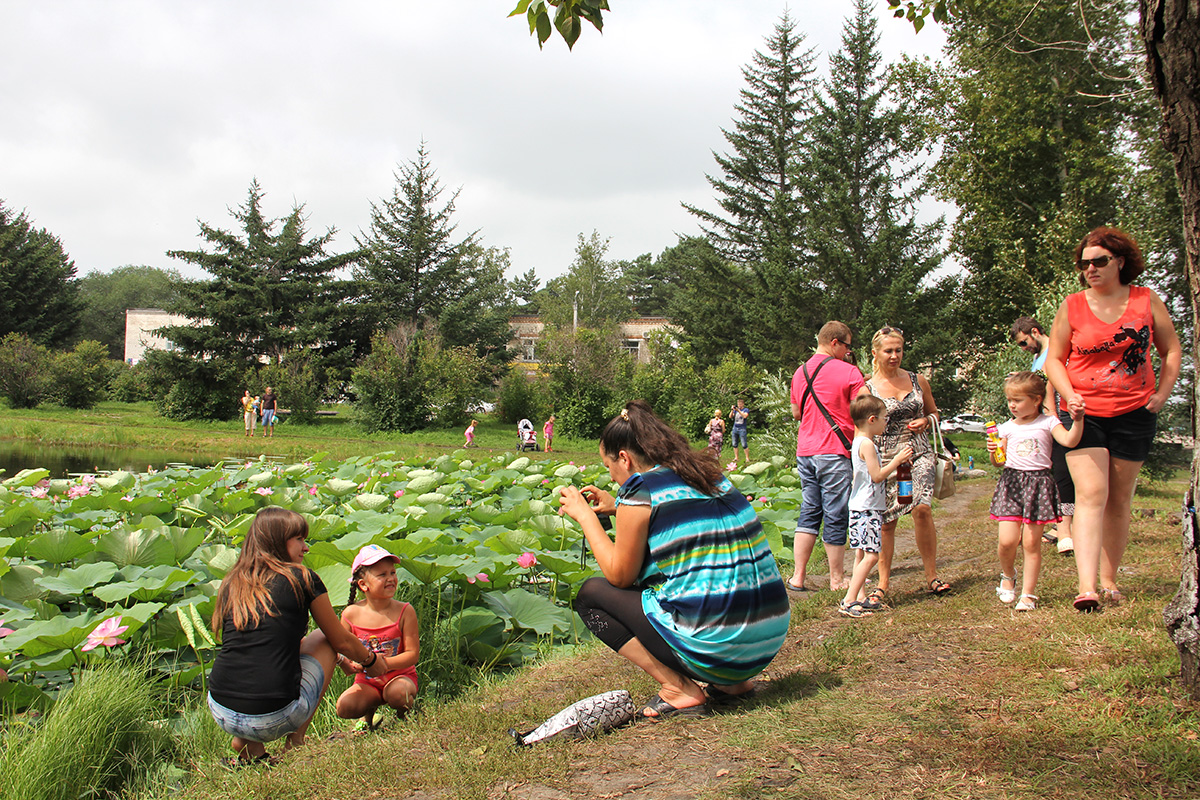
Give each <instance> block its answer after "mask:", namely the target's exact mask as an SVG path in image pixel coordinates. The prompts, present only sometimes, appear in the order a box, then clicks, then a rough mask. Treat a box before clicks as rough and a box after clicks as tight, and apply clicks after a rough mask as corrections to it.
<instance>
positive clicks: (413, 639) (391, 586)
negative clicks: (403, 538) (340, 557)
mask: <svg viewBox="0 0 1200 800" xmlns="http://www.w3.org/2000/svg"><path fill="white" fill-rule="evenodd" d="M399 563H400V559H398V558H396V556H394V555H392V554H391V553H389V552H388V551H387V550H384V549H383V548H382V547H380V546H379V545H377V544H369V545H367V546H366V547H364V548H362V549H361V550H359V551H358V555H356V556H355V557H354V564H353V565H351V567H350V570H351V573H350V598H349V600H347V601H346V610H345V611H343V612H342V625H343V626H345V628H346V630H348V631H350V633H352V634H354V636H355V638H357V639H358V640H359V641H360V642H362V645H363V647H365V648H367V649H368V650H370V651H371V652H373V653H375V654H377V655H378V656H379V659H380V660H381V661H383V663H384V666H385V667H386V668H387V673H386V674H384V675H383V676H382V677H379V678H371V677H368V676H367V675H366V674H365V673H364V672H363V668H362V665H361V664H359V663H358V662H356V661H351V660H349V659H347V658H346V657H345V656H341V655H339V656H338V664H339V665H340V666H341V668H342V671H343V672H345V673H346V674H347V675H353V676H354V685H353V686H351V687H350V688H349V689H347V690H346V691H344V692H342V694H341V696H340V697H338V699H337V715H338V716H339V717H341V718H342V719H355V718H356V717H362V719H363V721H364V722H365V725H364V727H365V728H366V729H367V730H373V729H374V728H375V710H376V709H377V708H379V707H380V706H383V705H386V706H388V707H389V708H391V709H392V710H394V711H395V712H396V716H397V717H401V718H403V717H404V716H405V715H406V714H407V713H408V710H409V709H410V708H412V705H413V702H414V701H416V699H417V658H418V656H419V655H420V652H421V641H420V636H419V634H418V631H417V612H416V610H415V609H414V608H413V607H412V604H410V603H402V602H400V601H399V600H397V599H396V596H395V595H396V586H397V581H396V565H397V564H399ZM360 591H361V592H362V594H363V597H362V599H361V600H359V599H358V593H359V592H360Z"/></svg>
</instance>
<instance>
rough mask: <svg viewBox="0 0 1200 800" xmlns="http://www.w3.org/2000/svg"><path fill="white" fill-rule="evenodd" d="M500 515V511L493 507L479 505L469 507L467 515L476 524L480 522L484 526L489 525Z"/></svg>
mask: <svg viewBox="0 0 1200 800" xmlns="http://www.w3.org/2000/svg"><path fill="white" fill-rule="evenodd" d="M499 514H500V509H498V508H496V507H495V506H493V505H487V504H484V503H480V504H479V505H475V506H471V510H470V512H469V515H470V517H471V519H473V520H475V521H476V522H482V523H483V524H484V525H488V524H490V523H491V522H492V521H493V520H494V519H495V518H496V517H497V515H499Z"/></svg>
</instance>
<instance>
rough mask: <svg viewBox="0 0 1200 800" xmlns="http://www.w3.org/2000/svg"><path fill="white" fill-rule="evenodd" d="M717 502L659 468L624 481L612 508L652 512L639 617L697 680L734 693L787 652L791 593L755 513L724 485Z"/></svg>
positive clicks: (642, 574)
mask: <svg viewBox="0 0 1200 800" xmlns="http://www.w3.org/2000/svg"><path fill="white" fill-rule="evenodd" d="M717 489H718V492H717V494H716V495H714V496H709V495H706V494H704V493H702V492H699V491H697V490H695V489H693V488H692V487H690V486H688V485H687V484H686V483H684V482H683V481H682V480H681V479H680V478H679V476H678V475H676V474H675V473H674V471H672V470H670V469H668V468H666V467H655V468H654V469H652V470H647V471H646V472H641V473H636V474H634V475H632V476H630V478H629V480H627V481H625V483H624V485H622V486H621V490H620V492H618V495H617V503H618V504H623V505H628V506H649V507H650V536H649V541H648V547H649V553H648V554H647V557H646V562H645V564H644V565H643V567H642V573H641V575H640V576H639V578H638V583H639V585H640V586H641V587H642V590H643V591H642V608H643V609H644V610H645V612H646V617H647V618H648V619H649V620H650V623H651V624H652V625H653V626H654V627H655V629H656V630H658V632H659V633H660V634H662V636H663V638H664V639H665V640H666V641H667V644H669V645H670V646H671V649H672V650H674V651H675V653H676V654H677V655H678V656H679V659H680V661H682V662H683V664H684V665H685V666H686V667H687V668H688V669H689V671H690V672H691V673H692V675H693V677H696V678H699V679H700V680H704V681H708V682H711V683H717V684H723V685H727V684H732V683H738V682H741V681H744V680H748V679H750V678H752V677H754V676H755V675H757V674H759V673H760V672H762V671H763V669H765V668H766V666H767V664H769V663H770V662H771V659H773V658H774V657H775V656H776V654H778V653H779V649H780V648H781V647H783V641H784V637H785V636H786V635H787V629H788V621H789V619H790V617H791V612H790V609H789V607H788V598H787V591H786V590H785V589H784V586H783V579H782V578H781V577H780V575H779V567H778V566H776V564H775V556H774V555H772V553H771V548H770V545H769V544H768V543H767V537H766V534H765V533H764V532H763V529H762V525H761V523H759V521H758V517H757V516H756V515H755V513H754V509H752V508H751V507H750V504H749V503H748V502H747V501H746V498H745V497H743V496H742V493H741V492H739V491H738V490H737V489H735V488H734V487H733V485H732V484H731V483H730V482H729V480H728V479H727V478H722V479H721V483H720V484H719V485H718V487H717Z"/></svg>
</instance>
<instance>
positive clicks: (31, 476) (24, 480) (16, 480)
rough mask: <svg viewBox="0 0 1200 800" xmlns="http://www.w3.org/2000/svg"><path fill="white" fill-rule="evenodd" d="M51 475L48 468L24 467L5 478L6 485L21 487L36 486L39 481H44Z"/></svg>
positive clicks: (14, 487)
mask: <svg viewBox="0 0 1200 800" xmlns="http://www.w3.org/2000/svg"><path fill="white" fill-rule="evenodd" d="M49 477H50V470H48V469H40V468H39V469H23V470H21V471H20V472H18V473H17V474H16V475H13V476H12V477H11V478H6V479H5V480H4V485H5V486H8V487H9V488H13V489H16V488H21V487H25V486H35V485H37V483H38V481H43V480H45V479H46V478H49Z"/></svg>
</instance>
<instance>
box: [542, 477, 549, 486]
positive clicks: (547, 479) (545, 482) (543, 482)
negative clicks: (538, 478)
mask: <svg viewBox="0 0 1200 800" xmlns="http://www.w3.org/2000/svg"><path fill="white" fill-rule="evenodd" d="M549 482H550V479H549V478H546V479H544V480H543V481H542V484H543V485H545V484H547V483H549Z"/></svg>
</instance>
